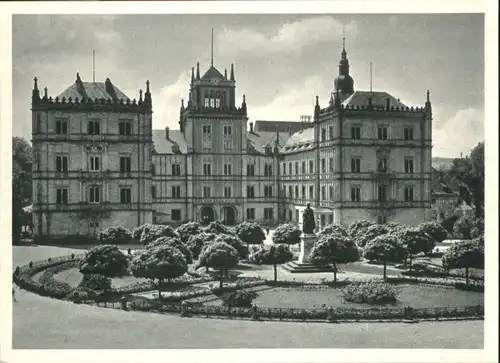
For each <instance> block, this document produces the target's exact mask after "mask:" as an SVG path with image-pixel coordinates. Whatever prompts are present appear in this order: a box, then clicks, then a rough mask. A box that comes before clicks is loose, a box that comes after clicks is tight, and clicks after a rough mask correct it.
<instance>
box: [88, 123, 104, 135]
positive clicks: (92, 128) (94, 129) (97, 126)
mask: <svg viewBox="0 0 500 363" xmlns="http://www.w3.org/2000/svg"><path fill="white" fill-rule="evenodd" d="M87 131H88V133H89V135H99V134H100V133H101V123H100V122H99V121H95V120H93V121H89V123H88V124H87Z"/></svg>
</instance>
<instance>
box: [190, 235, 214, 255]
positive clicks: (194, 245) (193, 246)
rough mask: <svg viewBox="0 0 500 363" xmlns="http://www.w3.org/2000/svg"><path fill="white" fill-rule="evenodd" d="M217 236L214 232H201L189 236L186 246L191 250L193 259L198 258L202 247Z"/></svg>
mask: <svg viewBox="0 0 500 363" xmlns="http://www.w3.org/2000/svg"><path fill="white" fill-rule="evenodd" d="M216 238H217V235H216V234H215V233H205V232H201V233H199V234H195V235H193V236H191V237H189V239H188V241H187V248H189V250H190V251H191V254H192V255H193V258H194V259H198V257H199V256H200V253H201V250H202V249H203V247H204V246H205V245H206V244H207V243H210V242H213V241H214V240H215V239H216Z"/></svg>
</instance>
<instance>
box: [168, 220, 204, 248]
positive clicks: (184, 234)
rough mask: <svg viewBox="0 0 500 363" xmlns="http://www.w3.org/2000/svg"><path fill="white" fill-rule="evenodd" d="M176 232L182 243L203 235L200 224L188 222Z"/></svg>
mask: <svg viewBox="0 0 500 363" xmlns="http://www.w3.org/2000/svg"><path fill="white" fill-rule="evenodd" d="M175 231H176V232H177V234H178V235H179V237H180V238H181V241H182V242H184V243H186V242H187V241H188V240H189V237H191V236H194V235H196V234H198V233H201V231H202V228H201V224H199V223H198V222H188V223H184V224H181V225H180V226H179V227H177V229H176V230H175Z"/></svg>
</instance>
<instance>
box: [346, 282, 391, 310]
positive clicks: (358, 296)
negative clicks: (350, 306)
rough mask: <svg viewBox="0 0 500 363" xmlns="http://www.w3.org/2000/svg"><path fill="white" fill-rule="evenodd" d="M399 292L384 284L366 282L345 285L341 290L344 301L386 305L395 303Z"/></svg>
mask: <svg viewBox="0 0 500 363" xmlns="http://www.w3.org/2000/svg"><path fill="white" fill-rule="evenodd" d="M398 294H399V290H398V289H397V288H396V287H394V286H393V285H390V284H388V283H385V282H380V281H374V280H372V281H366V282H358V283H352V284H350V285H347V286H346V287H344V288H343V289H342V296H343V298H344V300H345V301H348V302H353V303H358V304H374V305H378V304H388V303H395V302H396V301H397V300H398V299H397V298H398Z"/></svg>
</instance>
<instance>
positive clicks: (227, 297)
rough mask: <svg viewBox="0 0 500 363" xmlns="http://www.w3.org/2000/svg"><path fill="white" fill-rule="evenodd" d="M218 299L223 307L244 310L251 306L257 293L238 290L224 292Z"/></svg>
mask: <svg viewBox="0 0 500 363" xmlns="http://www.w3.org/2000/svg"><path fill="white" fill-rule="evenodd" d="M220 298H221V300H222V304H223V305H224V306H231V307H232V306H235V307H242V308H246V307H251V306H252V302H253V301H254V300H255V299H256V298H257V293H256V292H255V291H246V290H239V291H232V292H226V293H224V294H222V296H221V297H220Z"/></svg>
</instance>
